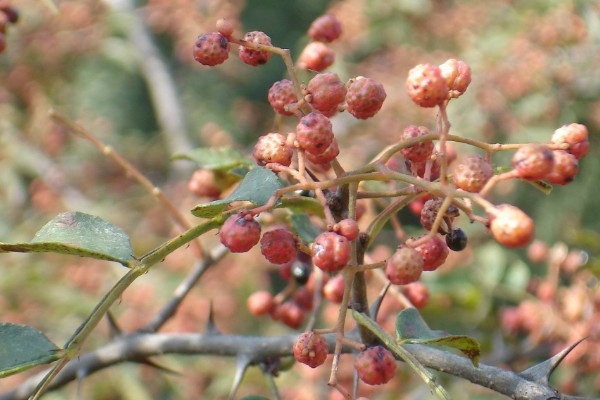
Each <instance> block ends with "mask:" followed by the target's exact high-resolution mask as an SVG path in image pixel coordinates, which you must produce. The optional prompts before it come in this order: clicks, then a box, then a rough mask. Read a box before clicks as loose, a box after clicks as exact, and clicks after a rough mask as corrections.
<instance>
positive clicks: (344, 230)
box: [334, 218, 359, 241]
mask: <svg viewBox="0 0 600 400" xmlns="http://www.w3.org/2000/svg"><path fill="white" fill-rule="evenodd" d="M334 231H335V232H336V233H339V234H340V235H342V236H345V237H346V239H348V240H349V241H353V240H354V239H356V238H357V237H358V234H359V229H358V224H357V223H356V221H355V220H353V219H349V218H346V219H343V220H341V221H340V222H338V223H337V224H335V226H334Z"/></svg>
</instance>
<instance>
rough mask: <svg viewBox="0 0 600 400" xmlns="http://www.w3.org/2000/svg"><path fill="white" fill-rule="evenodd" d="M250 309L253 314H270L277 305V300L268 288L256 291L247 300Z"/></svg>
mask: <svg viewBox="0 0 600 400" xmlns="http://www.w3.org/2000/svg"><path fill="white" fill-rule="evenodd" d="M246 306H247V307H248V310H249V311H250V313H251V314H253V315H264V314H269V313H270V312H271V311H272V310H273V308H274V307H275V301H274V300H273V295H272V294H271V293H270V292H267V291H266V290H261V291H258V292H254V293H252V294H251V295H250V297H248V300H247V301H246Z"/></svg>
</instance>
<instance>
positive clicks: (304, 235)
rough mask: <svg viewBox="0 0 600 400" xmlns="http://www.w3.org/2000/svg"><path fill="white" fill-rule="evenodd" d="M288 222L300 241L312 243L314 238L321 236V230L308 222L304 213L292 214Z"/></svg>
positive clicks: (307, 217)
mask: <svg viewBox="0 0 600 400" xmlns="http://www.w3.org/2000/svg"><path fill="white" fill-rule="evenodd" d="M290 221H291V223H292V229H294V231H296V233H297V234H298V236H300V239H302V240H304V241H305V242H307V243H312V242H314V240H315V238H316V237H317V236H319V235H320V234H321V230H320V229H319V228H317V227H316V226H315V225H314V224H313V223H312V222H311V221H310V217H309V216H308V214H307V213H305V212H296V213H293V214H292V215H291V217H290Z"/></svg>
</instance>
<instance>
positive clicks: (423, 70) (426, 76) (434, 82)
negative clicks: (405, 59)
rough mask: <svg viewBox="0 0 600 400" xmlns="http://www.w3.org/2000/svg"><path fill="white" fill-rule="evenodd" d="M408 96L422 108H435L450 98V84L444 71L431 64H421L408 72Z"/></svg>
mask: <svg viewBox="0 0 600 400" xmlns="http://www.w3.org/2000/svg"><path fill="white" fill-rule="evenodd" d="M406 89H407V90H408V95H409V96H410V98H411V99H412V101H414V102H415V103H416V104H417V105H419V106H421V107H435V106H437V105H438V104H442V103H443V102H444V101H445V100H446V99H447V98H448V84H447V83H446V79H445V78H444V77H443V76H442V71H441V70H440V69H439V68H438V67H436V66H434V65H431V64H419V65H417V66H416V67H414V68H413V69H411V70H410V71H408V78H407V79H406Z"/></svg>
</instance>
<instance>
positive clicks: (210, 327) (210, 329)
mask: <svg viewBox="0 0 600 400" xmlns="http://www.w3.org/2000/svg"><path fill="white" fill-rule="evenodd" d="M204 332H205V333H206V334H211V335H220V334H221V332H219V329H218V328H217V325H215V313H214V311H213V304H212V300H211V301H210V303H208V320H207V321H206V328H205V330H204Z"/></svg>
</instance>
